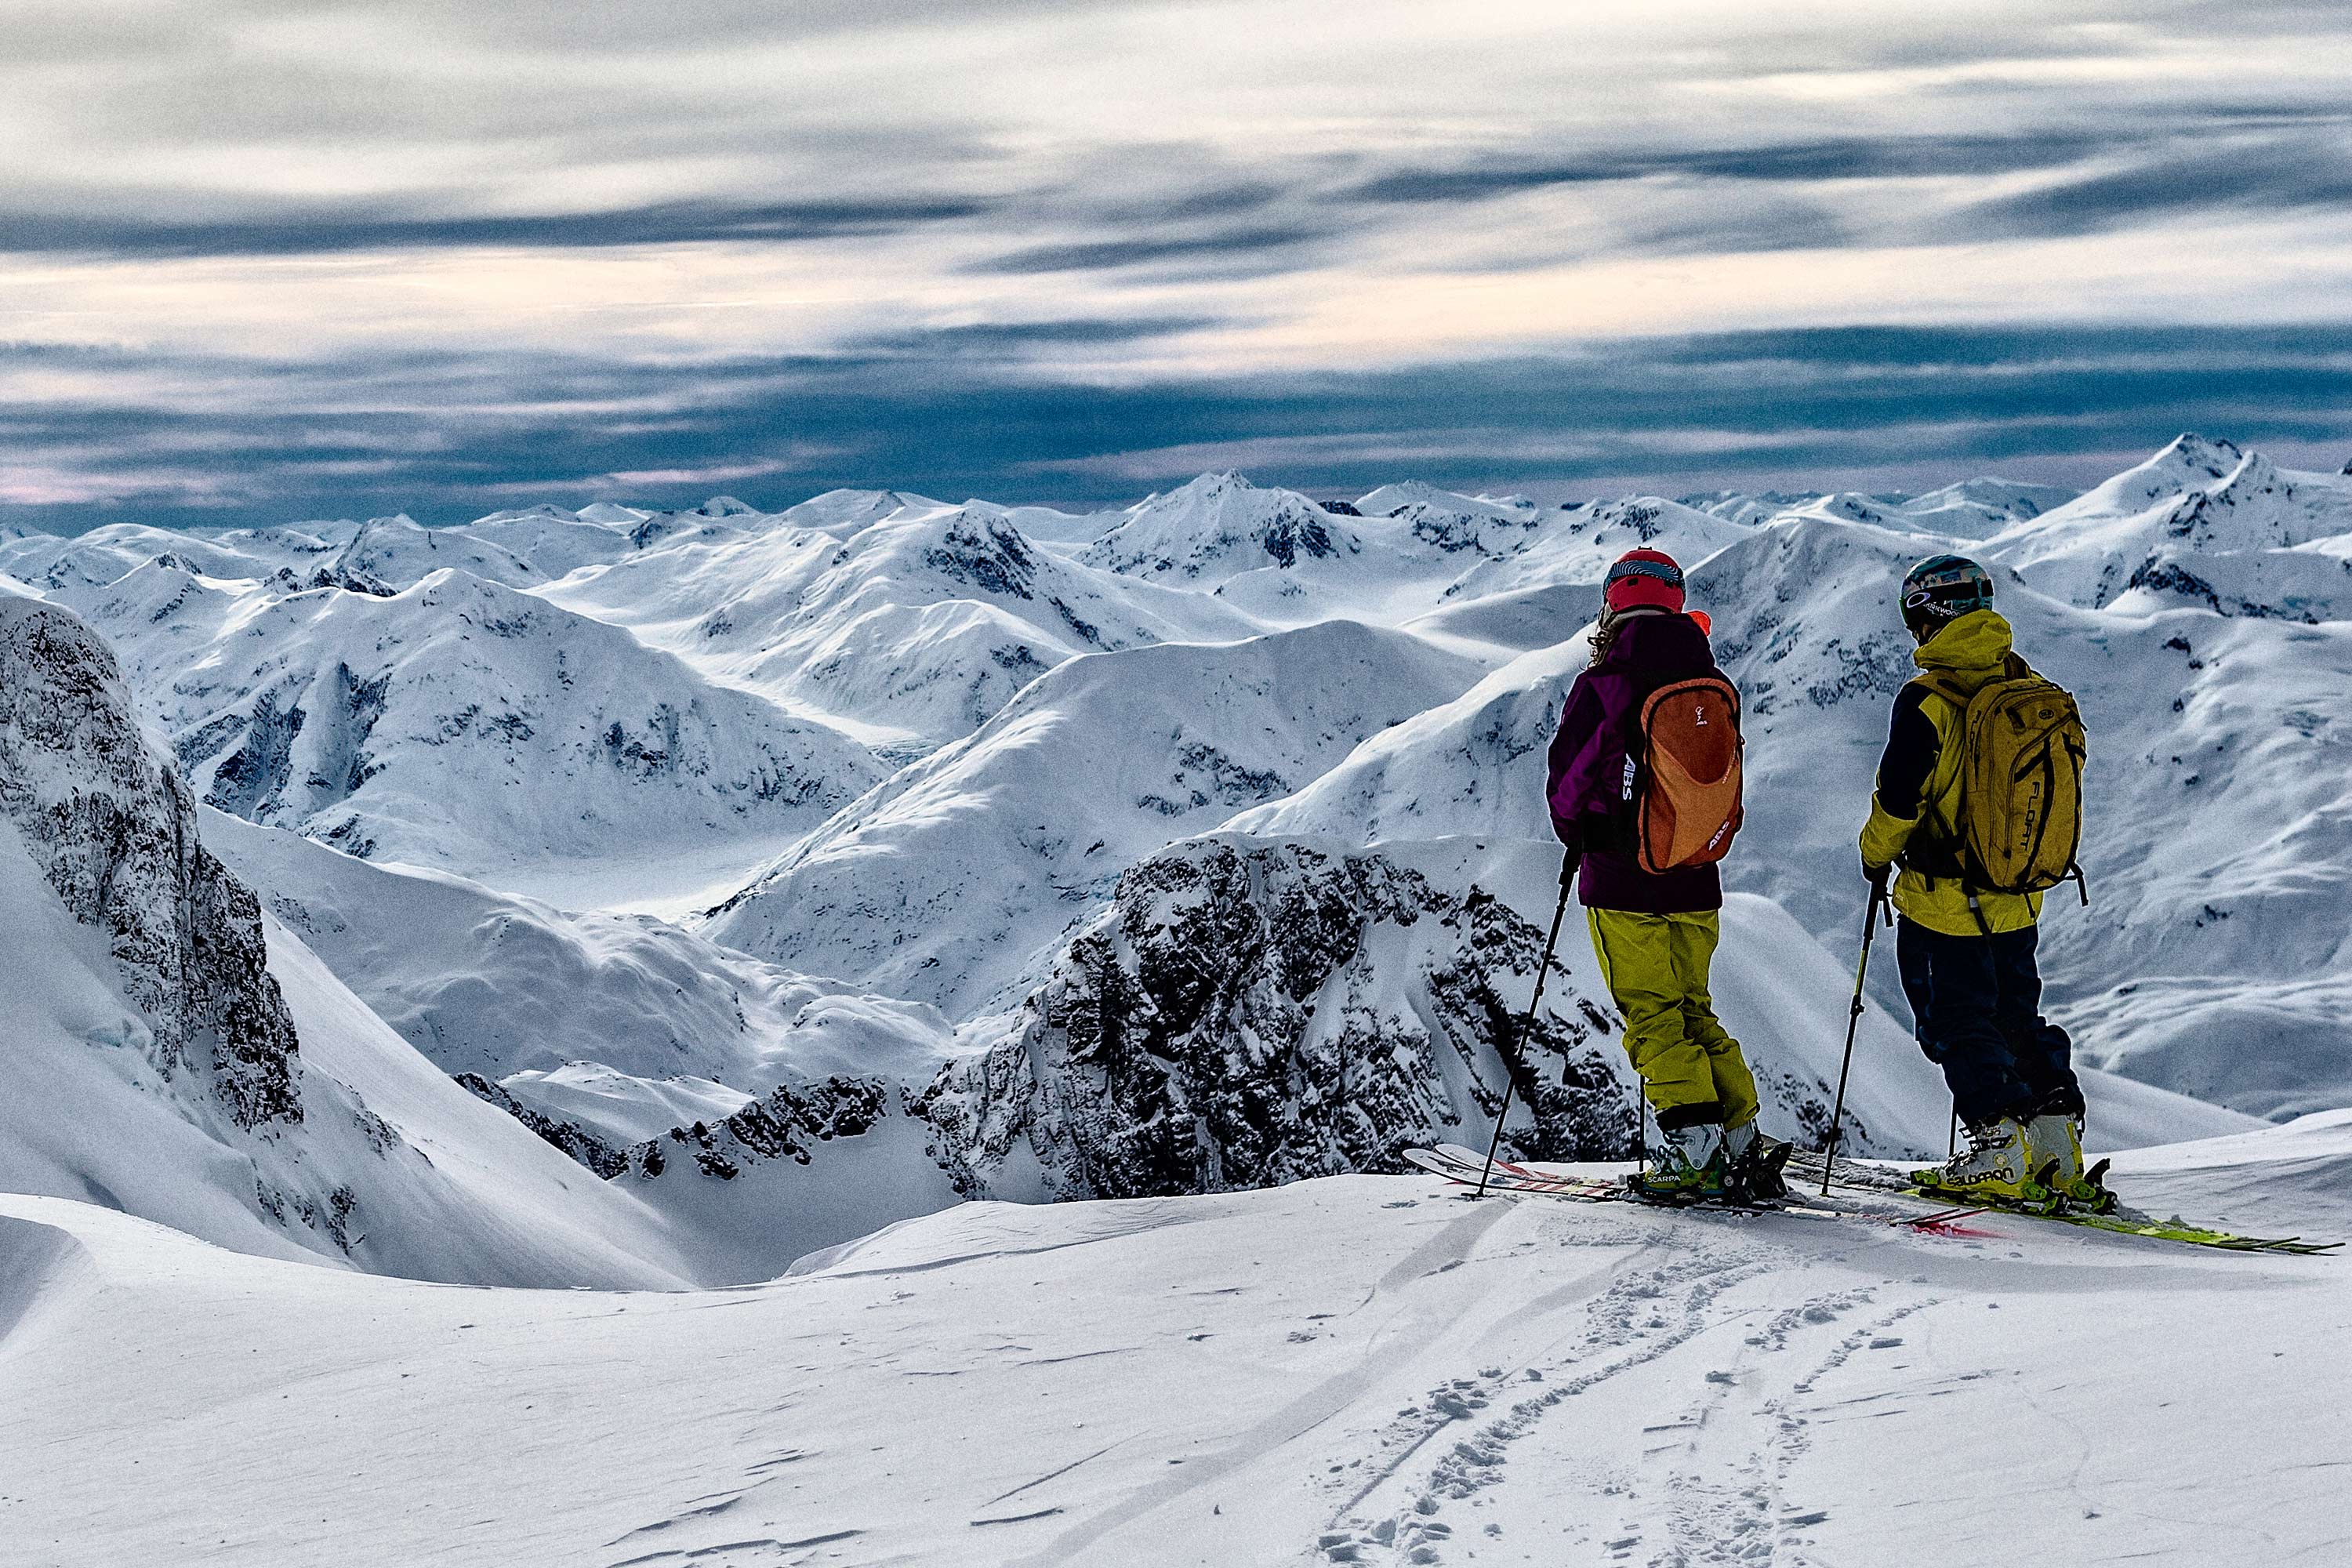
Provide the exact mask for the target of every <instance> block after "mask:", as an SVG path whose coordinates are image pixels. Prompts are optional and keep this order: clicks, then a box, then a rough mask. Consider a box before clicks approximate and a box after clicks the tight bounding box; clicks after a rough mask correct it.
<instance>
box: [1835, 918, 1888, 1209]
mask: <svg viewBox="0 0 2352 1568" xmlns="http://www.w3.org/2000/svg"><path fill="white" fill-rule="evenodd" d="M1885 898H1886V879H1885V876H1884V875H1881V876H1877V877H1874V878H1872V879H1871V881H1870V906H1869V910H1868V911H1867V912H1866V913H1865V914H1864V916H1863V917H1862V962H1860V963H1857V964H1855V965H1854V966H1853V1008H1852V1010H1851V1011H1849V1012H1848V1013H1847V1014H1846V1018H1845V1059H1844V1060H1843V1062H1841V1063H1839V1064H1838V1087H1837V1106H1836V1109H1834V1110H1832V1111H1831V1112H1830V1135H1829V1137H1828V1139H1827V1140H1826V1141H1825V1142H1823V1143H1822V1196H1823V1197H1827V1196H1829V1195H1830V1163H1831V1162H1832V1161H1833V1160H1835V1159H1836V1158H1837V1144H1838V1124H1839V1123H1840V1122H1842V1121H1844V1120H1845V1080H1846V1075H1847V1074H1848V1073H1850V1072H1852V1071H1853V1034H1854V1031H1855V1030H1856V1029H1857V1028H1859V1027H1861V1026H1862V983H1863V979H1864V976H1865V975H1867V974H1869V973H1870V939H1871V937H1872V936H1873V935H1874V934H1875V933H1876V931H1877V930H1878V906H1879V904H1880V903H1881V902H1883V901H1884V900H1885ZM1886 918H1887V923H1888V924H1890V925H1891V924H1893V923H1894V920H1895V913H1894V911H1893V910H1888V911H1887V917H1886Z"/></svg>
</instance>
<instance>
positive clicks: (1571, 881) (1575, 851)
mask: <svg viewBox="0 0 2352 1568" xmlns="http://www.w3.org/2000/svg"><path fill="white" fill-rule="evenodd" d="M1583 861H1584V850H1583V848H1582V847H1581V846H1579V845H1574V844H1571V845H1570V846H1569V847H1568V853H1566V854H1565V855H1562V856H1561V857H1560V858H1559V885H1560V888H1561V889H1562V890H1563V891H1565V890H1566V889H1569V888H1571V887H1574V886H1575V885H1576V868H1577V867H1578V866H1580V865H1581V864H1583Z"/></svg>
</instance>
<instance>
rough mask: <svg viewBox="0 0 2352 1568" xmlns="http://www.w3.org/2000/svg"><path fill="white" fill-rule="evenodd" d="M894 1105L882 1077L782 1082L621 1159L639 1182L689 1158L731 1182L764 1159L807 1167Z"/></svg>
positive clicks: (702, 1169)
mask: <svg viewBox="0 0 2352 1568" xmlns="http://www.w3.org/2000/svg"><path fill="white" fill-rule="evenodd" d="M892 1100H893V1096H892V1094H891V1091H890V1086H889V1084H888V1083H887V1082H886V1081H884V1080H883V1079H869V1078H846V1077H840V1078H828V1079H819V1080H817V1081H816V1082H814V1083H806V1084H799V1085H794V1084H782V1085H779V1086H778V1087H777V1088H776V1089H775V1090H774V1091H773V1092H772V1093H771V1094H770V1095H769V1096H768V1097H767V1098H766V1099H765V1100H753V1101H752V1102H751V1104H749V1105H747V1106H745V1107H744V1108H743V1109H742V1110H739V1111H737V1112H736V1113H735V1114H734V1115H732V1116H730V1117H729V1118H727V1119H726V1120H725V1121H721V1122H719V1123H718V1124H717V1125H716V1126H712V1125H710V1124H709V1123H706V1122H701V1121H698V1122H696V1123H695V1124H694V1125H693V1126H691V1127H673V1128H671V1129H670V1130H669V1131H668V1132H667V1134H665V1135H664V1136H662V1137H659V1138H651V1139H647V1140H646V1142H643V1143H639V1144H636V1145H635V1146H633V1147H632V1148H630V1149H629V1150H628V1152H627V1153H626V1155H625V1160H626V1163H627V1166H628V1168H630V1169H634V1170H635V1172H636V1173H638V1174H639V1175H641V1176H658V1175H660V1174H661V1173H663V1172H664V1171H666V1170H667V1169H668V1168H669V1165H670V1162H671V1161H672V1160H674V1159H687V1158H690V1159H691V1160H692V1161H693V1162H694V1164H695V1167H696V1168H697V1169H698V1170H699V1171H700V1172H701V1173H703V1174H704V1175H706V1176H714V1177H716V1178H718V1179H719V1180H720V1181H722V1182H731V1181H733V1180H734V1179H735V1178H736V1177H737V1176H738V1175H740V1174H741V1173H742V1171H743V1167H744V1166H746V1165H756V1164H759V1163H763V1162H765V1161H769V1160H790V1161H792V1162H793V1163H795V1164H801V1165H805V1164H807V1163H809V1160H810V1157H811V1146H812V1145H813V1144H816V1143H822V1142H830V1141H831V1140H833V1139H835V1138H856V1137H858V1136H860V1135H862V1134H864V1133H866V1132H870V1131H873V1130H874V1128H875V1127H876V1126H877V1124H878V1123H879V1122H880V1121H882V1119H883V1118H884V1117H886V1116H887V1115H890V1114H891V1113H892V1110H893V1109H894V1107H893V1104H892ZM518 1114H520V1112H519V1113H518ZM566 1125H569V1124H568V1123H566ZM542 1136H543V1134H542ZM574 1157H575V1158H577V1156H574ZM583 1163H585V1162H584V1161H583ZM590 1168H591V1169H594V1167H593V1166H591V1167H590ZM599 1174H611V1173H609V1172H599Z"/></svg>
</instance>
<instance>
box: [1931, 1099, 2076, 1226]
mask: <svg viewBox="0 0 2352 1568" xmlns="http://www.w3.org/2000/svg"><path fill="white" fill-rule="evenodd" d="M1963 1131H1966V1132H1967V1133H1968V1139H1969V1146H1968V1147H1967V1148H1965V1149H1963V1150H1961V1151H1960V1152H1958V1153H1957V1154H1955V1155H1953V1156H1952V1157H1951V1159H1950V1160H1948V1161H1947V1162H1946V1163H1943V1164H1941V1165H1930V1166H1928V1167H1927V1169H1925V1170H1921V1171H1914V1172H1912V1173H1911V1180H1912V1181H1913V1182H1914V1183H1916V1184H1917V1185H1919V1186H1920V1187H1923V1188H1925V1189H1926V1190H1927V1191H1929V1192H1932V1193H1935V1194H1938V1195H1939V1196H1946V1197H1955V1198H1964V1199H1968V1200H1969V1201H1971V1202H1975V1203H1981V1204H1989V1205H1996V1206H2000V1207H2007V1208H2020V1209H2036V1210H2046V1209H2050V1208H2052V1207H2054V1206H2055V1205H2056V1203H2057V1195H2056V1194H2054V1193H2053V1192H2052V1191H2051V1190H2050V1188H2049V1187H2047V1186H2045V1185H2044V1184H2042V1182H2041V1181H2039V1180H2037V1179H2036V1178H2037V1176H2038V1175H2039V1174H2040V1172H2037V1170H2036V1169H2035V1167H2034V1163H2033V1156H2032V1153H2031V1152H2029V1151H2028V1149H2027V1146H2026V1141H2025V1124H2024V1123H2023V1122H2021V1121H2018V1120H2017V1118H2016V1117H2014V1116H2002V1117H1999V1118H1996V1119H1995V1120H1993V1121H1977V1122H1970V1123H1969V1125H1968V1126H1967V1127H1966V1128H1965V1129H1964V1130H1963ZM2047 1164H2048V1163H2047V1162H2046V1161H2045V1162H2044V1163H2043V1166H2044V1169H2046V1168H2047Z"/></svg>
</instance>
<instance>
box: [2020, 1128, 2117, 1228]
mask: <svg viewBox="0 0 2352 1568" xmlns="http://www.w3.org/2000/svg"><path fill="white" fill-rule="evenodd" d="M2025 1152H2026V1160H2027V1163H2030V1164H2031V1165H2032V1167H2033V1169H2034V1170H2035V1171H2036V1172H2037V1173H2042V1175H2041V1178H2040V1179H2041V1182H2042V1185H2043V1186H2045V1187H2048V1188H2049V1189H2050V1190H2051V1192H2053V1193H2054V1194H2057V1196H2058V1198H2059V1200H2060V1201H2061V1202H2062V1203H2063V1205H2065V1206H2066V1207H2068V1208H2070V1209H2076V1210H2080V1211H2082V1212H2083V1213H2085V1214H2105V1213H2107V1212H2108V1211H2109V1210H2110V1209H2113V1208H2114V1207H2115V1206H2116V1194H2113V1193H2111V1192H2109V1191H2107V1188H2106V1183H2105V1180H2104V1179H2103V1178H2104V1177H2105V1175H2106V1173H2107V1163H2106V1162H2105V1160H2102V1161H2100V1162H2099V1163H2097V1164H2096V1165H2095V1166H2094V1167H2092V1168H2091V1169H2090V1170H2087V1171H2085V1170H2084V1169H2083V1124H2082V1123H2081V1122H2080V1121H2076V1120H2075V1119H2074V1118H2073V1117H2071V1116H2066V1115H2063V1114H2061V1113H2059V1112H2057V1111H2052V1110H2045V1111H2042V1113H2041V1114H2039V1115H2037V1116H2035V1117H2034V1118H2033V1119H2032V1121H2028V1122H2027V1123H2026V1124H2025Z"/></svg>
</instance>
